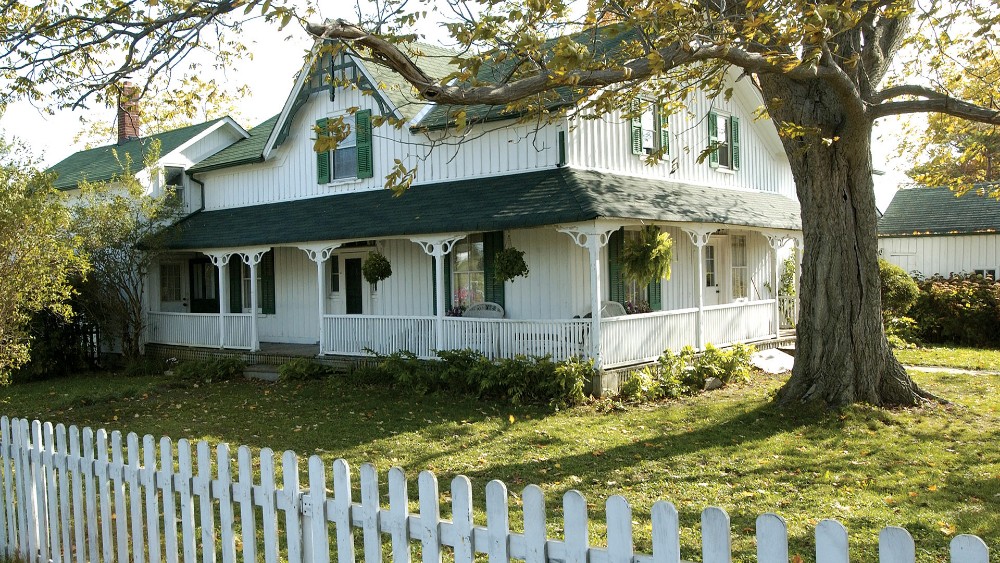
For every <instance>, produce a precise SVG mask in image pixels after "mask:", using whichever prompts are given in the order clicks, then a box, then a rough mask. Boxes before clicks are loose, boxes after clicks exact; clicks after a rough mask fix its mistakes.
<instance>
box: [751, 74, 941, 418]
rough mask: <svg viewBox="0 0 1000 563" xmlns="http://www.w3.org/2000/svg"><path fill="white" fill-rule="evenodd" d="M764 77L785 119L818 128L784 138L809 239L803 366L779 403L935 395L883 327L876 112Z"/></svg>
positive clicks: (908, 401) (890, 400)
mask: <svg viewBox="0 0 1000 563" xmlns="http://www.w3.org/2000/svg"><path fill="white" fill-rule="evenodd" d="M761 86H762V88H763V90H764V94H765V99H766V100H768V102H767V103H768V106H769V107H768V109H769V112H770V115H771V116H772V118H773V119H774V120H775V122H776V123H778V124H780V123H782V122H787V123H795V124H797V125H801V126H804V127H807V128H809V129H808V132H807V133H806V134H804V135H802V136H799V137H789V136H783V137H782V142H783V143H784V147H785V152H786V154H787V155H788V160H789V163H790V164H791V170H792V175H793V176H794V178H795V186H796V191H797V193H798V198H799V203H800V205H801V210H802V234H803V237H804V243H805V244H804V246H805V248H804V254H803V260H802V281H801V283H802V285H801V291H800V294H799V295H800V305H801V314H800V315H799V323H798V326H797V327H796V349H795V366H794V368H793V370H792V376H791V378H790V379H789V380H788V382H787V383H786V384H785V385H784V387H782V389H781V390H780V391H779V393H778V402H779V403H780V404H785V405H788V404H797V403H799V402H802V401H810V400H820V401H823V402H825V403H826V404H828V405H830V406H843V405H849V404H852V403H856V402H865V403H870V404H873V405H883V406H914V405H917V404H920V403H921V402H923V401H925V400H926V399H928V398H930V395H928V394H927V393H925V392H924V391H922V390H921V389H920V388H919V387H917V385H916V384H915V383H914V382H913V380H911V379H910V377H909V375H907V373H906V371H905V370H904V369H903V367H902V365H901V364H900V363H899V362H898V361H897V360H896V358H895V356H894V355H893V353H892V350H891V349H890V347H889V343H888V341H887V340H886V337H885V332H884V330H883V326H882V314H881V297H880V284H879V273H878V244H877V240H876V225H877V220H878V217H877V214H876V206H875V192H874V184H873V182H872V163H871V133H872V125H873V122H872V119H871V118H870V117H868V116H864V115H861V116H859V115H858V114H857V112H854V113H851V112H850V110H849V108H845V107H844V105H843V104H842V103H841V102H840V99H839V98H838V97H837V95H836V94H834V93H833V92H832V91H831V89H830V88H829V86H828V85H826V84H824V83H823V82H821V81H809V82H796V81H792V80H790V79H788V78H786V77H783V76H762V77H761Z"/></svg>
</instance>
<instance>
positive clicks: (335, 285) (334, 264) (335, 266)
mask: <svg viewBox="0 0 1000 563" xmlns="http://www.w3.org/2000/svg"><path fill="white" fill-rule="evenodd" d="M330 293H340V256H337V255H336V254H334V255H333V256H331V257H330Z"/></svg>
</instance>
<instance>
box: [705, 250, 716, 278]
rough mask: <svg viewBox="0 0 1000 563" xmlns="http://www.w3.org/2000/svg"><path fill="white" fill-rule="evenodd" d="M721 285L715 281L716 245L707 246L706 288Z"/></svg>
mask: <svg viewBox="0 0 1000 563" xmlns="http://www.w3.org/2000/svg"><path fill="white" fill-rule="evenodd" d="M717 285H719V283H718V282H717V281H716V279H715V245H711V244H709V245H706V246H705V287H715V286H717Z"/></svg>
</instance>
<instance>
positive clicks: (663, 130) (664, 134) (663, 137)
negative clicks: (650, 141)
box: [657, 106, 670, 156]
mask: <svg viewBox="0 0 1000 563" xmlns="http://www.w3.org/2000/svg"><path fill="white" fill-rule="evenodd" d="M657 116H658V117H659V120H660V148H661V149H663V156H667V155H668V154H670V116H669V115H668V114H667V111H666V110H665V109H663V107H662V106H660V108H659V112H658V113H657Z"/></svg>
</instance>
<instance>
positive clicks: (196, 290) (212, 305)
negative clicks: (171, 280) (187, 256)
mask: <svg viewBox="0 0 1000 563" xmlns="http://www.w3.org/2000/svg"><path fill="white" fill-rule="evenodd" d="M188 271H189V272H191V312H192V313H218V312H219V293H218V291H219V280H218V278H216V275H217V270H216V268H215V266H214V265H213V264H212V262H211V261H209V259H208V258H192V259H191V260H190V261H189V262H188Z"/></svg>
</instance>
